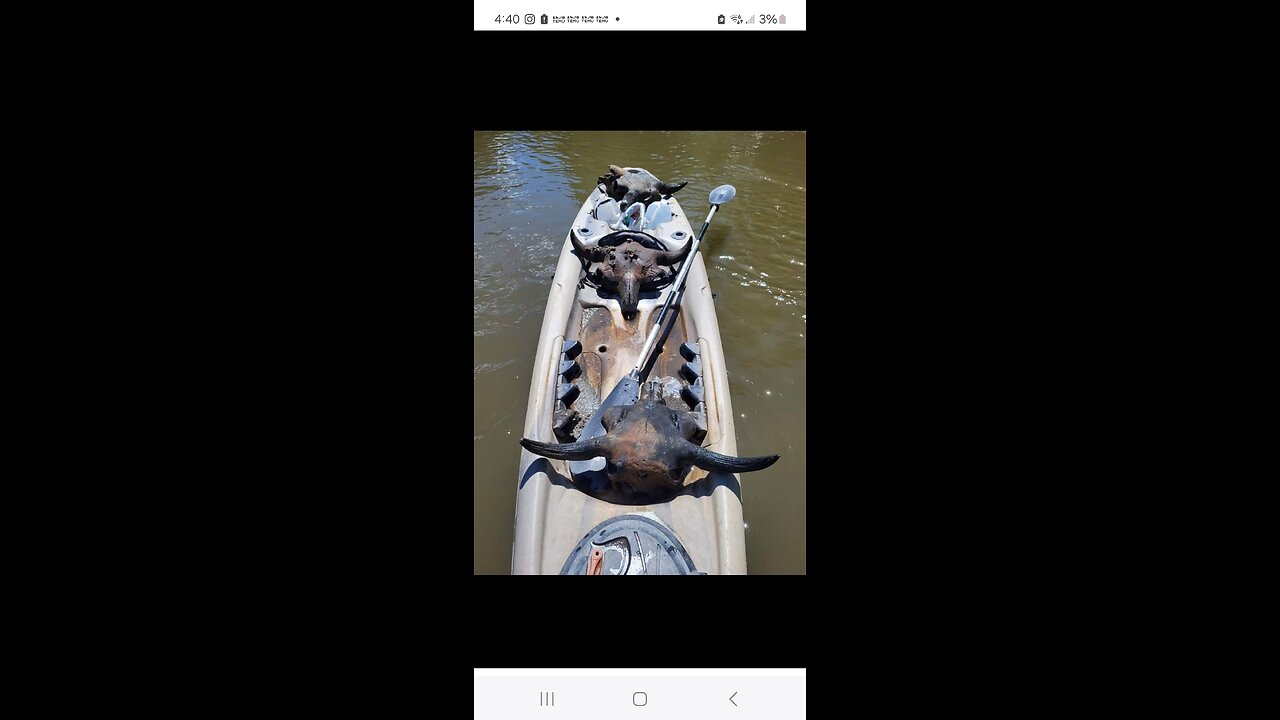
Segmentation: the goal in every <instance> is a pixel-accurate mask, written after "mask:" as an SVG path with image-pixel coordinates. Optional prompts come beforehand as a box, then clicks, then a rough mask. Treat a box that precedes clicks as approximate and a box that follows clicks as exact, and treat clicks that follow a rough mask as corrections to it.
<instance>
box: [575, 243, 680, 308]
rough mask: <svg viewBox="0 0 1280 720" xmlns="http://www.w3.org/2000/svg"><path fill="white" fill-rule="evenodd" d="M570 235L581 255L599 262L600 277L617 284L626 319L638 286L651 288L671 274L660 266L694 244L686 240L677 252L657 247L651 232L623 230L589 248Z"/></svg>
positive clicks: (677, 259) (670, 262) (673, 261)
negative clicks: (650, 234) (647, 233)
mask: <svg viewBox="0 0 1280 720" xmlns="http://www.w3.org/2000/svg"><path fill="white" fill-rule="evenodd" d="M569 237H570V239H571V240H572V242H573V247H574V249H575V250H577V251H578V255H579V256H580V257H583V258H585V259H587V260H589V261H591V262H597V263H600V268H599V270H600V276H599V279H600V280H602V281H604V282H605V283H606V284H608V285H609V286H610V287H612V288H616V290H617V292H618V305H619V306H620V307H621V308H622V316H623V317H624V318H626V319H628V320H630V319H632V318H634V317H635V316H636V306H637V305H638V304H639V303H640V291H641V289H643V288H645V286H648V287H649V288H652V287H653V286H654V285H657V284H658V283H661V282H663V281H665V280H667V279H668V278H670V277H671V270H669V269H668V268H664V267H662V266H663V265H667V266H671V265H674V264H676V263H678V262H680V261H681V260H682V259H684V257H685V255H687V254H688V252H689V248H690V247H692V245H693V243H686V244H685V246H684V248H683V249H681V250H680V251H679V252H669V251H666V250H659V249H657V248H656V245H657V241H656V240H655V239H654V238H653V237H652V236H649V235H645V234H643V233H637V232H628V231H625V230H624V231H622V232H616V233H613V234H612V235H606V236H605V237H603V238H601V239H600V242H599V243H598V244H597V245H596V246H595V247H590V248H589V247H587V246H585V245H583V244H582V242H581V241H580V240H578V236H577V235H575V234H574V233H572V232H570V233H569ZM646 245H650V246H655V247H646Z"/></svg>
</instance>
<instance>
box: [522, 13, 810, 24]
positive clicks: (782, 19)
mask: <svg viewBox="0 0 1280 720" xmlns="http://www.w3.org/2000/svg"><path fill="white" fill-rule="evenodd" d="M542 17H546V15H543V16H542ZM778 24H779V25H786V24H787V16H786V15H779V16H778Z"/></svg>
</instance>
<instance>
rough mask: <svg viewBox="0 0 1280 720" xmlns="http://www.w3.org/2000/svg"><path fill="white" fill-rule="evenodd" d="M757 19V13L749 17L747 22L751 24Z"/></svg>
mask: <svg viewBox="0 0 1280 720" xmlns="http://www.w3.org/2000/svg"><path fill="white" fill-rule="evenodd" d="M755 21H756V16H755V15H752V16H751V17H749V18H747V24H748V25H750V24H751V23H753V22H755Z"/></svg>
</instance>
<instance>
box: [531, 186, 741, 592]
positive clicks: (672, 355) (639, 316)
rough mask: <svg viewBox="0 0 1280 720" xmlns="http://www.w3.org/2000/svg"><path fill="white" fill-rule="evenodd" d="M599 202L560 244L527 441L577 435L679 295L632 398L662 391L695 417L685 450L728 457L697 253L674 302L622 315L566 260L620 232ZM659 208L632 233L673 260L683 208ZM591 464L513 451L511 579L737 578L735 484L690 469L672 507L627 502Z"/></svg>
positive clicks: (684, 238)
mask: <svg viewBox="0 0 1280 720" xmlns="http://www.w3.org/2000/svg"><path fill="white" fill-rule="evenodd" d="M602 203H605V204H608V203H610V201H609V197H608V195H607V194H606V193H605V192H604V187H603V186H602V185H600V186H597V187H596V188H595V190H594V191H592V193H591V195H590V197H588V198H587V199H586V201H585V202H584V203H583V204H582V207H581V209H580V210H579V211H578V214H577V217H576V218H574V221H573V224H572V226H571V227H570V230H569V233H567V234H566V236H565V241H564V244H563V245H562V246H561V249H560V259H559V263H558V265H557V266H556V271H555V275H554V277H553V278H552V281H551V290H550V293H549V296H548V298H547V309H546V314H545V315H544V316H543V320H542V330H541V333H540V335H539V341H538V352H537V356H536V357H535V359H534V366H533V374H532V381H531V383H530V388H529V404H528V409H527V412H526V414H525V423H524V437H525V438H528V439H531V440H536V441H541V442H545V443H567V442H572V441H573V440H574V439H575V438H576V437H578V436H579V434H580V433H581V432H582V430H583V428H584V426H585V425H586V422H587V420H588V419H589V418H590V417H591V416H592V414H593V412H594V411H595V410H596V408H597V407H599V405H600V403H601V400H602V399H603V398H605V397H607V396H608V395H609V393H610V391H612V390H613V389H614V387H615V386H616V385H617V384H618V382H619V380H621V379H622V378H624V377H626V376H627V374H628V373H629V372H630V371H631V369H632V367H633V366H634V365H635V364H636V363H637V361H638V359H639V356H640V353H641V351H642V348H643V346H644V345H645V340H646V338H647V336H648V334H649V330H650V328H651V327H652V326H653V323H654V320H655V318H657V317H658V313H660V311H661V309H662V306H663V304H664V303H665V302H666V300H667V296H668V294H670V293H676V300H677V301H678V304H674V305H673V306H672V311H671V312H669V313H668V318H667V319H664V325H667V326H669V329H664V332H665V333H666V334H665V335H660V336H659V341H658V349H657V351H656V352H655V355H656V359H655V360H653V361H652V362H651V363H649V364H648V366H647V370H648V372H647V374H646V375H644V376H643V377H642V379H644V380H645V381H646V382H645V391H644V392H642V396H643V395H644V394H645V393H651V392H664V391H665V397H666V398H668V399H667V400H666V401H665V402H666V403H667V404H668V405H670V406H672V407H673V408H674V409H677V410H680V411H682V412H693V413H700V415H699V417H700V425H699V427H698V435H699V436H701V437H700V438H695V440H700V444H701V446H702V447H704V448H707V449H709V450H712V451H714V452H717V453H722V454H724V455H730V456H735V455H737V450H738V448H737V440H736V438H735V435H734V426H733V406H732V403H731V402H730V398H729V379H728V373H727V371H726V369H725V362H724V351H723V348H722V346H721V343H720V329H719V325H718V323H717V321H716V311H715V305H714V302H713V297H712V293H711V286H710V283H709V281H708V278H707V271H706V267H705V265H704V264H703V261H702V254H701V253H697V254H695V255H693V257H692V258H691V259H690V258H689V257H687V256H686V257H685V258H684V259H683V260H682V261H681V262H682V263H690V267H689V272H688V278H687V282H686V284H685V288H684V292H683V293H677V292H676V290H677V289H676V288H675V287H674V283H669V284H668V285H667V286H666V287H657V288H653V289H648V290H644V289H642V290H641V292H640V294H639V300H638V302H637V303H636V309H635V312H634V314H633V315H634V316H633V317H630V318H628V317H624V314H623V310H622V307H621V306H620V304H619V297H618V295H616V294H614V293H611V292H610V291H609V289H608V288H607V287H605V286H603V285H600V284H597V283H593V282H592V276H591V275H590V274H589V273H588V272H587V269H588V268H587V267H586V265H587V263H585V262H584V260H583V259H581V258H580V257H579V255H578V254H575V252H574V239H575V238H574V237H573V235H574V234H575V233H576V239H577V240H578V242H579V244H582V245H585V246H590V245H593V244H595V243H597V242H599V241H600V239H602V238H607V237H608V236H609V235H610V234H611V233H614V231H615V229H616V228H617V227H619V225H618V222H619V221H617V220H615V218H616V214H615V215H613V216H609V215H607V213H605V212H603V211H601V210H600V209H598V207H602ZM657 205H659V203H653V204H651V206H650V210H651V212H650V213H648V216H649V217H648V218H646V219H649V220H651V221H652V222H653V223H654V224H653V225H651V226H648V227H646V226H644V225H640V226H639V227H641V228H643V233H644V234H645V235H647V236H651V238H652V239H653V240H655V241H656V242H657V243H658V245H659V246H661V249H663V250H666V251H672V252H677V251H680V250H683V249H684V248H685V247H686V245H688V244H689V243H691V242H692V241H693V239H694V232H693V228H692V227H691V226H690V224H689V219H688V218H687V217H686V215H685V212H684V210H683V208H681V206H680V203H679V202H678V201H677V200H676V199H675V198H674V197H670V196H668V197H666V198H665V199H663V200H662V201H661V205H662V207H660V208H656V210H655V207H656V206H657ZM659 210H660V212H659ZM637 215H638V214H637ZM636 219H637V220H638V219H639V218H638V217H637V218H636ZM630 220H631V219H630V218H623V220H622V221H623V222H630ZM641 222H643V221H641ZM676 267H679V265H678V264H677V266H676ZM673 269H674V268H673ZM659 385H660V386H661V387H658V386H659ZM641 402H644V400H643V399H642V400H641ZM703 432H705V435H704V434H703ZM594 462H595V463H596V464H595V465H593V466H592V471H586V470H584V467H586V466H587V465H588V464H589V463H587V462H579V461H568V460H556V459H549V458H547V457H542V456H539V455H535V454H533V453H531V452H529V451H528V450H526V449H521V453H520V472H519V484H518V489H517V496H516V518H515V536H514V540H513V546H512V556H511V572H512V574H517V575H540V574H541V575H554V574H627V575H638V574H699V575H701V574H709V575H735V574H736V575H740V574H745V573H746V571H747V562H746V536H745V533H744V526H743V520H742V500H741V478H740V474H739V473H728V472H721V471H710V472H709V471H707V470H704V469H702V468H699V467H693V468H692V469H690V470H689V472H688V475H687V476H685V477H684V479H683V486H682V487H679V488H678V489H676V490H673V491H672V492H671V493H669V497H663V498H652V497H647V496H643V495H641V496H639V498H635V497H632V496H629V495H627V494H626V493H621V492H619V491H618V488H616V487H611V486H610V485H609V484H608V483H607V482H602V481H601V480H602V477H603V475H604V473H603V472H602V471H601V469H602V468H603V467H604V463H605V461H604V458H596V459H595V461H594Z"/></svg>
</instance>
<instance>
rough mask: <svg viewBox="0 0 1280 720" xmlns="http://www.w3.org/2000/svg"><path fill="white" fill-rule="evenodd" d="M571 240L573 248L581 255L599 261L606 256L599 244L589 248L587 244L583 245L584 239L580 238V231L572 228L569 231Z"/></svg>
mask: <svg viewBox="0 0 1280 720" xmlns="http://www.w3.org/2000/svg"><path fill="white" fill-rule="evenodd" d="M569 242H571V243H573V249H574V250H577V251H578V254H579V255H581V256H582V257H584V258H586V259H588V260H591V261H593V262H599V261H600V258H601V257H603V256H604V255H603V254H602V253H601V251H600V248H599V246H597V247H594V248H589V247H587V246H586V245H583V244H582V241H581V240H579V239H578V233H576V232H574V231H572V230H570V231H569Z"/></svg>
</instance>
